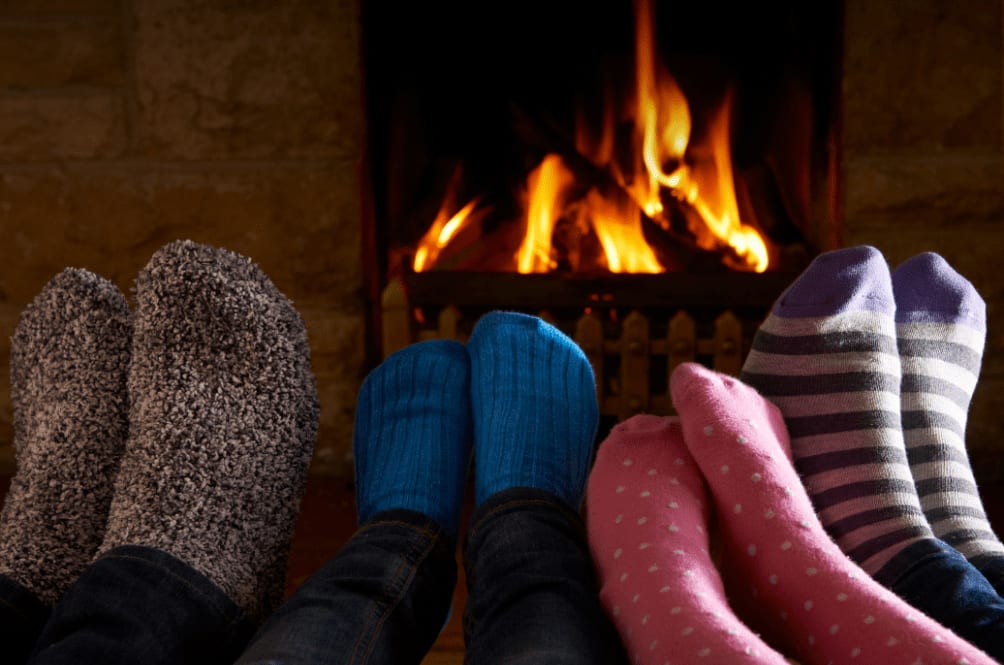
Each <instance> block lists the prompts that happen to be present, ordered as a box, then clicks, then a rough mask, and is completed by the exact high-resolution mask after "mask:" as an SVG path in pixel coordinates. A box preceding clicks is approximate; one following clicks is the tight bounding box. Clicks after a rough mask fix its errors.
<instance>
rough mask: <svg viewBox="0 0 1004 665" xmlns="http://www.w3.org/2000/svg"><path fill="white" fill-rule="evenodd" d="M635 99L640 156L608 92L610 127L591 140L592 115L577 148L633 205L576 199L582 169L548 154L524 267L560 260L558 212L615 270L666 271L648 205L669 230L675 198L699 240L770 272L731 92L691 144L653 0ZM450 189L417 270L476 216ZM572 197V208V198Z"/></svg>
mask: <svg viewBox="0 0 1004 665" xmlns="http://www.w3.org/2000/svg"><path fill="white" fill-rule="evenodd" d="M634 8H635V17H636V26H635V27H636V41H635V76H636V81H635V99H634V100H633V101H634V116H635V117H634V139H633V140H634V144H633V146H632V148H633V149H634V151H635V152H634V156H633V160H634V163H632V164H628V165H625V164H619V163H618V162H617V155H618V154H620V153H621V152H622V151H619V150H618V149H617V146H616V145H615V138H616V136H617V135H618V131H617V129H618V119H617V117H616V113H615V111H614V104H613V103H612V98H610V97H607V98H605V99H604V108H603V111H604V114H603V116H604V118H603V124H602V134H601V136H600V138H599V139H598V140H597V141H591V140H590V136H589V134H588V131H586V130H585V127H586V123H584V122H581V123H580V124H579V125H578V126H577V128H576V137H575V147H576V150H578V151H579V152H580V153H581V154H582V155H585V156H586V157H588V158H589V159H590V161H592V163H593V164H594V165H596V166H598V167H600V168H603V169H606V170H607V172H608V174H609V175H610V176H611V181H612V182H614V183H617V185H619V186H620V187H622V188H624V189H625V190H626V191H627V192H628V194H629V196H630V199H628V201H629V202H630V200H631V199H633V200H634V204H633V205H623V203H624V201H623V200H619V201H617V202H615V201H613V200H610V199H608V198H605V197H604V196H603V195H602V194H601V193H600V192H599V191H597V189H595V188H592V189H589V190H588V192H587V193H586V194H585V196H584V198H582V199H580V200H579V201H572V200H571V196H570V194H571V193H572V190H573V188H574V187H575V186H576V181H575V176H574V175H573V174H572V172H571V170H570V169H569V168H568V166H567V165H566V164H565V162H563V161H562V159H561V157H560V156H558V155H556V154H550V155H547V156H546V157H545V158H544V159H543V161H542V162H541V163H540V164H539V165H538V166H537V168H536V169H534V170H533V172H532V173H531V174H530V176H529V177H528V180H527V199H528V203H527V207H526V217H525V220H526V230H525V233H524V235H523V237H522V242H521V245H520V247H519V249H518V250H517V251H516V253H515V257H514V262H515V266H514V267H515V269H516V270H517V271H518V272H520V273H531V272H548V271H550V270H554V269H555V267H556V266H557V261H556V260H555V257H554V256H553V255H552V254H553V248H552V236H553V235H554V231H555V226H556V223H557V222H558V220H560V219H562V218H563V217H565V218H566V219H569V216H570V215H573V214H575V215H578V221H579V223H580V226H581V227H583V228H584V229H587V230H588V229H589V228H591V229H592V231H593V232H594V233H595V239H596V240H597V241H598V244H599V246H600V248H601V249H602V251H603V255H604V259H605V263H606V267H607V269H608V270H610V271H611V272H653V273H657V272H663V271H664V270H665V268H664V267H663V266H662V265H661V264H660V262H659V260H658V259H657V257H656V254H655V251H654V250H653V248H652V247H651V246H650V245H649V244H648V242H647V241H646V239H645V235H644V233H643V229H642V219H641V211H644V213H645V214H646V215H647V216H648V217H649V218H650V219H652V220H654V221H656V222H657V223H659V224H661V225H662V226H663V227H664V228H666V229H667V230H668V229H669V224H670V222H669V221H668V218H667V217H666V216H665V215H664V214H663V213H664V203H663V201H664V200H665V199H664V197H665V196H667V195H668V196H670V197H672V198H674V199H676V200H677V201H679V202H681V204H682V205H684V208H685V211H686V214H685V215H684V216H685V217H687V219H688V226H689V229H690V232H691V234H692V235H693V236H694V238H695V241H696V243H697V245H698V246H699V247H701V248H703V249H706V250H712V251H720V252H722V254H723V259H722V260H723V261H724V262H725V263H727V264H728V265H730V266H732V267H734V268H737V269H742V270H754V271H756V272H763V271H765V270H766V269H767V267H768V264H769V255H768V251H767V247H766V243H765V241H764V239H763V237H762V236H761V235H760V234H759V233H758V232H757V231H756V229H754V228H753V227H752V226H749V225H746V224H743V223H742V221H741V220H740V217H739V205H738V202H737V199H736V193H735V182H734V180H733V172H732V161H731V146H730V114H731V110H732V95H731V92H730V93H729V94H727V95H726V96H725V99H724V101H723V102H722V105H721V107H720V108H719V109H718V110H717V111H716V113H715V114H714V115H713V117H712V118H711V119H710V122H709V124H708V128H707V133H706V137H703V138H702V142H701V144H700V145H691V130H692V127H691V124H692V122H691V112H690V108H689V106H688V104H687V99H686V96H685V95H684V93H683V91H682V90H681V88H680V86H679V85H678V84H677V82H676V81H675V79H674V78H673V77H672V76H671V75H670V74H669V72H667V71H666V70H665V69H664V68H663V67H661V66H660V65H659V63H658V62H657V60H656V55H655V54H656V45H655V35H654V25H655V21H654V7H653V4H652V0H635V2H634ZM453 198H454V197H453V195H452V193H448V195H447V202H450V204H449V205H447V203H446V202H444V204H443V207H442V208H441V209H440V211H439V214H438V215H437V217H436V220H435V222H434V223H433V225H432V227H431V228H430V229H429V231H428V232H427V233H426V234H425V236H424V237H423V238H422V240H421V241H420V243H419V245H418V247H417V249H416V253H415V258H414V269H415V271H416V272H420V271H422V270H427V269H429V268H430V267H431V266H433V265H434V264H435V262H436V259H437V258H438V256H439V253H440V251H441V250H442V249H443V248H445V247H446V245H447V244H448V243H449V242H450V241H451V240H452V239H453V238H454V237H456V235H457V234H458V233H459V232H460V230H461V229H462V228H464V227H465V226H466V225H467V224H470V223H471V221H472V213H473V212H474V210H475V207H476V204H477V199H475V200H474V201H471V202H470V203H468V204H467V205H465V206H464V207H463V208H462V209H460V210H459V211H458V212H456V213H455V214H453V215H452V216H451V215H450V213H449V211H450V210H455V209H456V206H455V205H453V204H452V201H453ZM570 202H571V203H572V204H573V205H572V207H569V206H568V204H569V203H570Z"/></svg>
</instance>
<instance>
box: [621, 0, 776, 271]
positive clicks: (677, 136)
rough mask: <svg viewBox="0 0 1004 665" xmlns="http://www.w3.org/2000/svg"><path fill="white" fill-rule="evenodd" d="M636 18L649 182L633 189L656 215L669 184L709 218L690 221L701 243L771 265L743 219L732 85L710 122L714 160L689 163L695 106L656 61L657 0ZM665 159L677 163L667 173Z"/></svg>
mask: <svg viewBox="0 0 1004 665" xmlns="http://www.w3.org/2000/svg"><path fill="white" fill-rule="evenodd" d="M635 21H636V24H635V29H636V34H637V37H636V41H635V44H636V47H635V68H636V72H635V76H636V77H637V79H636V95H637V99H636V105H637V113H638V116H639V117H638V124H639V129H640V131H641V133H642V139H641V144H642V145H641V153H642V156H643V157H642V161H643V162H644V164H645V170H646V173H647V176H648V178H647V184H648V187H647V189H645V188H639V187H638V186H637V185H636V186H635V187H633V188H632V194H633V195H634V196H635V198H636V199H637V200H638V204H639V205H640V206H641V207H642V209H643V210H644V211H645V213H646V214H647V215H649V216H650V217H656V216H658V215H659V214H661V213H662V210H663V204H662V200H661V198H660V191H661V189H660V188H661V187H665V188H667V189H669V191H670V193H671V194H672V195H673V196H675V197H676V198H677V199H679V200H682V201H686V202H687V203H689V204H690V205H691V206H693V208H694V210H695V211H696V212H697V213H698V214H699V215H700V217H701V220H702V222H703V224H700V225H695V224H691V225H690V230H691V232H692V233H694V235H695V236H696V238H697V244H698V246H700V247H702V248H704V249H709V250H711V249H718V248H720V247H721V246H722V245H724V246H726V247H729V248H730V249H731V250H732V251H733V252H734V253H735V254H736V255H737V256H738V257H739V258H740V260H741V264H740V265H738V266H737V267H741V268H746V269H751V270H754V271H756V272H763V271H765V270H766V269H767V266H768V263H769V259H768V254H767V246H766V244H765V243H764V240H763V238H762V237H761V236H760V234H759V233H758V232H757V231H756V229H754V228H753V227H751V226H747V225H745V224H743V223H742V222H741V221H740V219H739V204H738V202H737V201H736V195H735V182H734V180H733V174H732V156H731V148H730V141H729V120H730V117H731V110H732V94H731V91H730V93H729V94H727V95H726V96H725V99H724V101H723V102H722V106H721V107H720V109H719V110H718V112H717V113H715V115H714V117H713V118H712V120H711V122H710V123H709V128H708V138H707V140H708V143H709V146H708V147H709V152H710V157H711V159H710V163H701V164H698V165H695V166H688V165H686V164H684V162H683V157H684V154H685V153H686V151H687V148H688V147H689V144H690V125H691V121H690V108H689V106H688V105H687V99H686V97H685V96H684V94H683V92H682V91H681V90H680V87H679V86H678V85H677V83H676V81H675V80H674V79H673V77H672V76H670V74H669V73H668V72H664V71H661V70H659V69H658V68H657V66H656V63H655V52H656V50H655V40H654V38H653V35H652V26H653V25H654V24H655V20H654V12H653V7H652V2H651V0H635ZM665 164H672V165H674V167H675V168H674V169H673V170H672V171H671V172H668V173H667V172H666V170H665V167H664V165H665Z"/></svg>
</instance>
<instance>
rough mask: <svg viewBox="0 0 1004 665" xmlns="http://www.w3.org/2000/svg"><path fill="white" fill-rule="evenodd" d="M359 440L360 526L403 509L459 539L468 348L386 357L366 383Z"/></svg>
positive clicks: (467, 440)
mask: <svg viewBox="0 0 1004 665" xmlns="http://www.w3.org/2000/svg"><path fill="white" fill-rule="evenodd" d="M353 438H354V448H355V465H356V497H357V500H358V507H359V523H360V524H362V523H364V522H366V521H367V520H369V519H370V517H372V516H373V515H374V514H375V513H378V512H380V511H383V510H390V509H392V508H404V509H408V510H414V511H417V512H420V513H423V514H425V515H427V516H429V517H431V518H432V519H434V520H435V521H436V522H437V523H438V524H440V525H442V526H443V527H444V528H445V529H446V531H447V533H449V534H450V535H451V536H452V537H453V538H454V539H455V538H456V536H457V528H458V524H459V521H460V508H461V505H462V502H463V495H464V481H465V480H466V475H467V467H468V464H469V462H470V456H471V413H470V360H469V359H468V356H467V351H466V349H464V346H463V345H462V344H459V343H457V342H453V341H446V340H431V341H428V342H422V343H419V344H413V345H411V346H409V347H406V348H404V349H402V350H400V351H398V352H397V353H395V354H393V355H391V356H390V357H389V358H387V359H386V360H385V361H384V362H383V364H381V365H380V366H379V367H377V368H376V369H375V370H373V372H371V373H370V375H369V376H368V377H366V381H365V382H364V383H363V387H362V390H361V391H360V393H359V401H358V404H357V406H356V427H355V433H354V435H353Z"/></svg>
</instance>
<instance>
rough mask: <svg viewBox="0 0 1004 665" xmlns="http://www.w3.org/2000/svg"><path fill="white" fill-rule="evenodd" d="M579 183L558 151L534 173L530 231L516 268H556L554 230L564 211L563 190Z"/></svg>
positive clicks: (529, 183)
mask: <svg viewBox="0 0 1004 665" xmlns="http://www.w3.org/2000/svg"><path fill="white" fill-rule="evenodd" d="M573 184H575V179H574V177H573V176H572V174H571V172H569V170H568V169H567V168H566V167H565V165H564V163H563V162H562V161H561V157H559V156H558V155H554V154H551V155H548V156H547V157H545V158H544V161H542V162H541V163H540V165H539V166H537V168H535V169H534V170H533V172H532V173H531V174H530V177H529V180H528V186H529V194H530V199H529V200H530V203H529V206H527V216H526V235H524V236H523V244H522V245H520V248H519V251H518V252H517V253H516V270H517V271H518V272H520V273H523V274H526V273H531V272H547V271H549V270H551V269H552V268H554V260H553V259H552V258H551V234H552V232H553V231H554V224H555V221H556V220H557V218H558V217H559V216H560V214H561V208H560V204H561V198H562V194H563V192H564V191H565V190H566V189H567V188H568V187H570V186H571V185H573Z"/></svg>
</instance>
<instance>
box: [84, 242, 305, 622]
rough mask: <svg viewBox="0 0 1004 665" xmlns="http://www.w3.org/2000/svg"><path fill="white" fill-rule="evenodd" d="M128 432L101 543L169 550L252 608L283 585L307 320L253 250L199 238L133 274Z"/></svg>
mask: <svg viewBox="0 0 1004 665" xmlns="http://www.w3.org/2000/svg"><path fill="white" fill-rule="evenodd" d="M135 294H136V319H135V321H136V323H135V332H134V336H133V358H132V366H131V368H130V371H129V379H128V381H129V397H130V400H131V405H130V421H131V422H130V432H129V440H128V443H127V445H126V452H125V455H124V456H123V458H122V466H121V469H120V471H119V475H118V479H117V482H116V484H115V494H114V498H113V500H112V506H111V511H110V514H109V519H108V531H107V533H106V535H105V539H104V542H103V543H102V545H101V551H102V552H105V551H108V550H111V549H113V548H115V547H118V546H124V545H138V546H148V547H153V548H157V549H160V550H163V551H165V552H167V553H169V554H171V555H173V556H174V557H176V558H177V559H179V560H181V561H183V562H185V563H187V564H188V565H190V566H192V567H193V568H194V569H195V570H197V571H199V572H201V573H203V574H204V575H206V576H207V577H208V578H209V579H210V580H212V581H213V582H214V583H215V584H216V585H217V586H219V587H220V588H221V589H222V590H223V591H224V592H225V593H226V594H227V595H228V596H229V597H230V598H231V599H233V600H234V602H235V603H236V604H237V605H238V606H239V607H241V608H243V609H244V610H246V611H247V612H248V613H249V614H250V615H252V616H256V615H260V614H263V613H265V612H267V611H268V610H269V609H270V607H271V606H273V605H274V604H276V603H277V602H278V601H279V600H280V599H281V595H282V590H283V583H284V579H285V562H286V555H287V552H288V547H289V540H290V537H291V536H292V530H293V523H294V520H295V518H296V513H297V509H298V506H299V501H300V497H301V495H302V491H303V485H304V481H305V479H306V471H307V466H308V463H309V461H310V456H311V452H312V450H313V445H314V437H315V434H316V429H317V410H318V406H317V395H316V388H315V385H314V379H313V374H312V373H311V369H310V352H309V348H308V346H307V336H306V331H305V329H304V326H303V322H302V320H301V319H300V316H299V314H298V313H297V312H296V310H295V309H294V308H293V306H292V304H291V303H290V302H289V301H288V300H287V299H286V298H285V297H284V296H283V295H282V294H281V293H280V292H279V291H278V290H277V289H276V287H275V286H274V285H273V284H272V282H271V281H269V279H268V278H267V277H266V276H265V275H264V273H262V271H261V270H260V269H259V268H258V267H257V266H255V265H254V264H253V263H252V262H251V261H250V260H249V259H246V258H244V257H242V256H239V255H237V254H234V253H232V252H228V251H226V250H221V249H216V248H212V247H207V246H204V245H198V244H195V243H192V242H189V241H180V242H174V243H171V244H169V245H167V246H165V247H164V248H162V249H160V250H159V251H158V252H157V253H156V254H155V255H154V256H153V258H152V259H151V260H150V262H149V264H148V265H147V266H146V267H145V268H144V269H143V271H142V272H141V273H140V275H139V277H138V278H137V280H136V286H135Z"/></svg>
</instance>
